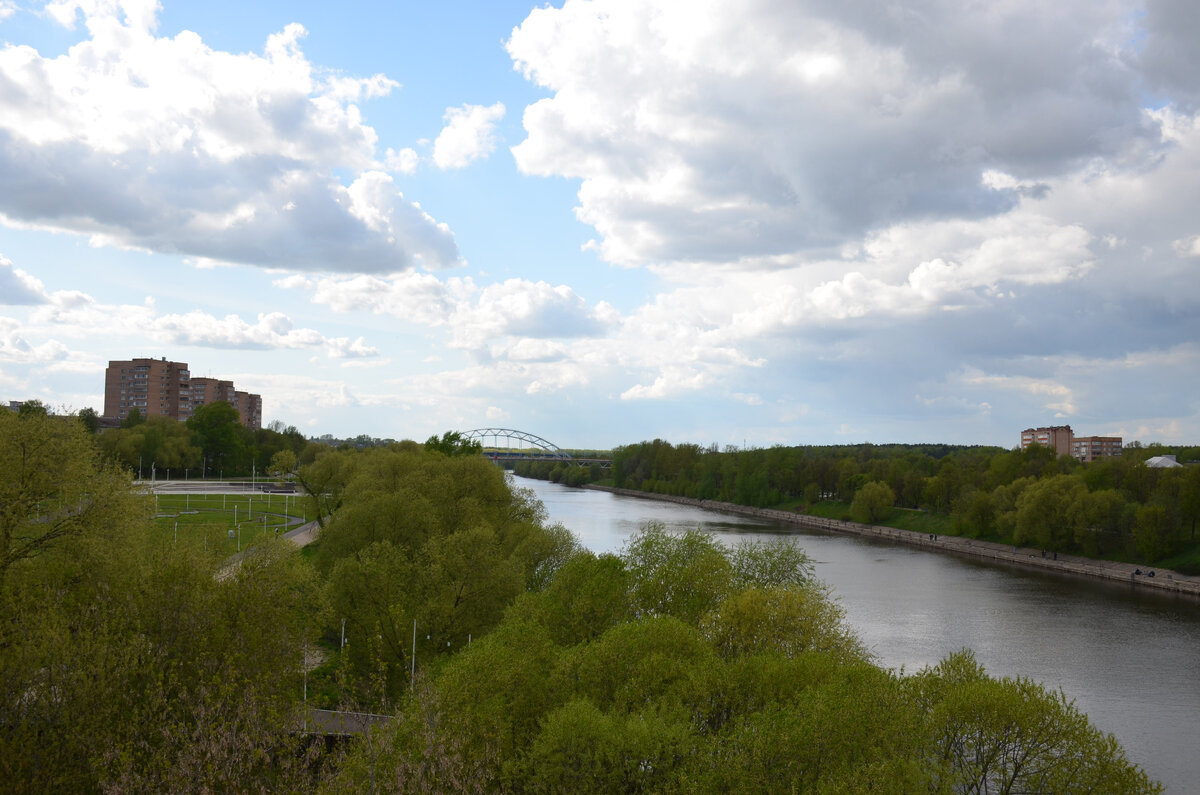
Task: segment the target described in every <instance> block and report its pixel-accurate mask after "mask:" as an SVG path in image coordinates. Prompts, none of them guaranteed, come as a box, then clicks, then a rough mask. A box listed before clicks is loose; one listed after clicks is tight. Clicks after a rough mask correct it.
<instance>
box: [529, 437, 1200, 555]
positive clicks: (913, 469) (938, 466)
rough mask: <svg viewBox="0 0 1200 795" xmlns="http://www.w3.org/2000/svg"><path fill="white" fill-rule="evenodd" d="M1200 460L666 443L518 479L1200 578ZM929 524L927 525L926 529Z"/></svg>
mask: <svg viewBox="0 0 1200 795" xmlns="http://www.w3.org/2000/svg"><path fill="white" fill-rule="evenodd" d="M1160 455H1175V456H1176V458H1177V459H1178V461H1179V462H1180V463H1185V462H1189V461H1190V462H1196V461H1197V460H1200V448H1196V447H1179V448H1171V447H1163V446H1161V445H1148V446H1142V445H1140V444H1137V443H1134V444H1132V445H1127V446H1126V448H1125V451H1124V455H1122V456H1121V457H1119V458H1108V459H1103V460H1099V461H1095V462H1092V463H1087V464H1084V463H1081V462H1080V461H1079V460H1077V459H1075V458H1072V457H1071V456H1056V455H1055V454H1054V452H1053V451H1051V450H1049V449H1047V448H1044V447H1039V446H1036V445H1034V446H1030V447H1028V448H1026V449H1025V450H1003V449H1001V448H997V447H961V446H951V445H901V444H892V445H872V444H861V445H844V446H798V447H782V446H777V447H770V448H757V449H744V450H743V449H726V450H723V451H722V450H718V449H717V448H716V446H710V447H701V446H699V445H694V444H678V445H673V444H671V443H669V442H665V441H663V440H661V439H655V440H654V441H649V442H641V443H639V444H631V445H626V446H623V447H619V448H617V449H615V450H613V451H612V468H611V470H609V471H605V470H601V469H600V468H598V467H595V466H592V467H590V468H589V467H571V466H570V465H564V464H550V463H546V462H532V463H530V462H523V463H520V464H517V466H516V467H515V471H516V473H517V474H520V475H526V476H529V477H539V478H542V479H550V480H555V481H557V482H562V483H564V484H567V485H582V484H584V483H590V482H599V483H608V484H611V485H614V486H617V487H620V488H628V489H635V490H638V491H646V492H650V493H655V494H670V495H676V496H685V497H693V498H697V499H711V500H720V501H724V502H732V503H737V504H740V505H750V506H755V507H760V508H782V509H784V510H798V511H804V512H813V513H821V514H822V515H826V516H830V517H831V518H840V519H854V520H855V521H861V522H866V523H875V524H895V525H896V526H900V527H903V526H906V523H908V524H914V523H915V521H916V520H917V519H919V520H920V521H921V523H920V524H919V525H915V526H916V527H917V529H921V530H928V531H930V532H938V533H942V534H954V535H963V536H969V537H972V538H980V539H985V540H990V541H999V542H1001V543H1006V544H1017V545H1021V546H1031V547H1036V548H1040V549H1043V550H1046V551H1047V552H1069V553H1076V554H1081V555H1085V556H1088V557H1096V558H1111V559H1119V560H1127V561H1129V562H1136V563H1147V564H1154V565H1159V566H1163V567H1165V568H1173V569H1175V570H1177V571H1180V572H1182V573H1186V574H1200V542H1198V541H1197V537H1196V530H1197V521H1198V520H1200V464H1197V463H1192V464H1190V465H1184V466H1181V467H1178V468H1165V469H1159V468H1153V467H1147V466H1146V465H1145V463H1144V462H1145V460H1146V459H1148V458H1150V457H1151V456H1160ZM917 514H919V516H917Z"/></svg>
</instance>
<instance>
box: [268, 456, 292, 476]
mask: <svg viewBox="0 0 1200 795" xmlns="http://www.w3.org/2000/svg"><path fill="white" fill-rule="evenodd" d="M295 471H296V454H295V453H294V452H292V450H290V449H285V450H280V451H279V452H278V453H276V454H275V455H273V456H271V465H270V466H269V467H268V468H267V472H268V473H269V474H271V475H274V476H275V477H279V478H285V477H288V476H289V475H291V474H292V473H294V472H295Z"/></svg>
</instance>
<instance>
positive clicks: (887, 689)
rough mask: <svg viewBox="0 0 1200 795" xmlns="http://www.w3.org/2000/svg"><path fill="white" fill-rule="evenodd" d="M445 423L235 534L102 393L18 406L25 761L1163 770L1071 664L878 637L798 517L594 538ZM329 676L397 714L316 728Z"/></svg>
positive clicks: (106, 785) (170, 766)
mask: <svg viewBox="0 0 1200 795" xmlns="http://www.w3.org/2000/svg"><path fill="white" fill-rule="evenodd" d="M433 441H434V440H431V442H433ZM442 441H445V440H439V441H438V443H437V444H433V445H431V446H430V447H426V446H423V445H420V444H417V443H415V442H400V443H397V444H394V445H389V446H387V447H376V448H371V449H366V450H361V451H358V450H338V449H334V448H330V447H328V446H322V449H321V450H320V451H319V452H318V453H317V454H316V455H315V456H314V458H313V460H312V461H311V462H310V463H308V464H305V465H301V466H300V467H299V469H298V472H297V479H298V480H300V481H301V482H302V483H304V484H305V489H306V492H307V495H308V498H309V499H310V500H312V501H313V504H314V505H315V506H316V507H317V508H318V509H319V511H320V513H321V518H322V523H323V529H322V530H321V532H320V535H319V537H318V541H317V544H316V546H315V548H311V547H310V548H308V549H306V550H305V551H304V552H303V553H302V552H301V551H300V550H299V549H297V548H296V547H294V546H292V545H291V544H290V543H289V542H286V541H282V540H279V539H276V538H273V537H264V538H263V540H262V541H261V542H260V543H259V544H257V545H256V546H253V547H251V548H250V549H249V550H248V551H246V552H245V554H244V555H243V556H242V557H241V558H240V559H239V560H237V561H231V560H228V559H221V558H220V557H218V556H217V555H216V554H215V553H213V552H210V551H209V550H208V548H207V547H206V546H205V545H203V543H202V541H201V539H194V540H192V541H189V540H187V539H186V538H183V537H180V538H178V539H176V538H175V537H174V535H173V534H172V535H168V534H166V533H162V532H155V530H154V525H153V524H152V521H151V515H152V512H153V507H152V506H153V503H152V501H151V500H149V499H148V498H147V497H146V496H144V495H141V494H138V493H136V492H135V491H134V490H133V488H132V482H131V477H130V474H129V472H128V471H127V470H124V469H123V468H122V467H120V466H118V465H116V464H115V463H113V462H111V461H107V462H106V460H105V458H104V457H103V456H102V455H101V454H100V452H99V451H98V449H97V448H96V446H95V444H94V440H93V439H92V438H91V437H90V436H89V435H88V433H87V431H86V430H85V429H84V428H83V427H82V424H80V423H75V422H63V421H61V420H60V419H58V418H52V417H47V416H45V415H36V414H31V415H22V416H18V415H15V414H9V413H6V412H0V506H2V507H3V510H0V650H2V651H3V653H0V775H2V776H3V781H4V786H5V788H6V789H7V790H11V791H17V792H38V791H46V792H145V791H190V792H216V791H221V792H234V791H236V792H330V793H332V792H358V791H364V792H365V791H373V792H414V793H415V792H430V791H434V792H437V791H456V792H457V791H510V792H547V791H566V790H570V791H580V792H611V791H614V790H615V791H637V792H717V791H722V792H727V791H732V790H736V791H746V792H777V791H781V790H783V791H788V790H796V791H801V790H802V791H820V792H835V791H836V792H861V791H879V792H896V793H900V792H913V791H922V792H933V793H958V792H982V791H1031V792H1033V791H1036V792H1076V791H1105V792H1113V793H1142V792H1159V791H1161V789H1160V787H1159V786H1158V785H1157V784H1155V783H1153V782H1152V781H1150V780H1149V779H1148V778H1147V776H1146V775H1145V774H1144V773H1143V772H1142V771H1141V770H1139V769H1138V768H1137V767H1136V766H1134V765H1132V764H1131V763H1129V761H1128V760H1127V759H1126V757H1125V754H1124V752H1123V750H1122V749H1121V748H1120V746H1119V745H1118V744H1117V742H1116V740H1115V739H1114V738H1113V737H1112V736H1111V735H1105V734H1103V733H1102V732H1100V731H1098V730H1097V729H1096V728H1095V727H1094V726H1092V725H1091V724H1090V723H1089V722H1088V720H1087V718H1086V716H1084V715H1082V714H1081V713H1080V712H1079V711H1078V710H1077V709H1076V708H1075V707H1074V706H1073V705H1071V704H1070V703H1069V702H1068V701H1067V700H1066V699H1065V697H1064V696H1062V694H1061V693H1056V692H1053V691H1049V690H1047V689H1045V688H1043V687H1041V686H1039V685H1037V684H1035V683H1032V682H1029V681H1027V680H1020V679H1018V680H1009V679H994V678H992V677H989V676H987V675H986V674H985V673H984V672H983V671H982V670H981V669H980V667H979V666H978V665H977V664H976V663H975V661H974V660H973V658H972V657H971V655H970V654H969V653H967V652H964V653H960V654H956V655H953V656H951V657H949V658H947V659H946V660H944V661H943V662H942V663H941V664H939V665H938V666H935V667H932V668H928V669H925V670H923V671H920V672H918V673H916V674H911V675H901V674H898V673H896V672H894V671H885V670H883V669H881V668H879V667H878V666H877V665H875V664H874V663H873V662H872V660H871V658H870V656H869V655H868V654H867V653H866V651H865V650H864V649H863V648H862V646H861V644H860V643H859V641H858V640H857V639H856V638H855V637H854V635H853V634H852V633H851V632H850V630H849V629H848V628H847V627H846V625H845V623H844V621H843V618H842V616H841V613H840V610H839V609H838V607H837V605H836V603H835V602H834V601H833V600H832V598H831V597H830V595H829V594H828V593H827V592H826V590H825V589H824V588H823V587H822V586H821V585H820V584H819V583H817V582H815V581H814V580H813V578H812V569H811V566H810V565H809V563H808V561H807V559H806V558H805V557H804V555H803V553H802V552H801V551H800V550H799V549H798V548H797V547H795V546H792V545H790V544H788V543H786V542H779V543H776V544H771V545H755V544H751V545H743V546H739V547H736V548H732V549H731V548H727V547H724V546H723V545H721V544H719V543H718V542H716V541H715V540H714V539H712V538H711V537H708V536H706V535H703V534H701V533H698V532H691V533H686V534H684V535H681V536H672V535H669V534H667V533H665V532H663V531H662V530H661V529H659V528H656V527H648V528H645V529H643V530H642V531H641V532H639V533H637V534H635V535H634V536H633V537H632V538H631V539H630V540H629V542H628V543H627V545H626V547H625V548H624V549H623V550H622V551H621V553H620V554H619V555H600V556H596V555H593V554H592V553H590V552H587V551H584V550H582V549H580V548H579V546H578V544H577V542H576V541H575V539H574V538H573V537H572V536H571V535H570V533H569V532H567V531H566V530H565V529H563V528H561V527H552V526H551V527H548V526H547V525H546V521H545V514H544V511H543V509H542V508H541V506H540V504H539V503H537V502H536V501H535V500H534V499H532V497H531V495H530V494H529V493H525V492H521V491H519V490H517V491H514V490H513V489H512V488H511V487H510V483H509V481H507V480H506V478H505V476H504V474H503V472H502V471H501V470H499V469H498V468H496V467H494V466H492V465H491V464H489V463H488V462H487V461H486V460H485V459H483V458H482V457H480V456H478V455H477V454H474V453H471V452H469V446H467V445H455V444H453V442H454V440H453V439H450V440H449V441H450V442H452V444H450V445H448V449H449V451H450V452H449V453H447V452H443V451H440V450H439V449H438V445H440V444H441V442H442ZM459 453H462V454H459ZM322 658H324V660H325V662H324V663H320V661H321V659H322ZM318 663H320V664H318ZM306 697H307V699H308V701H307V703H306V701H305V698H306ZM313 705H320V706H326V707H333V708H340V709H352V710H362V711H369V712H373V713H377V714H382V715H388V716H391V718H390V720H389V721H388V722H387V723H386V724H385V725H377V726H376V727H375V728H374V729H372V730H371V731H370V732H369V733H368V734H366V735H364V736H361V737H358V738H357V739H354V740H348V741H344V742H342V743H326V742H325V741H323V740H321V739H319V738H314V737H313V736H312V735H309V734H307V733H306V732H305V731H304V727H306V726H309V725H311V724H310V723H306V720H307V711H306V707H307V706H313Z"/></svg>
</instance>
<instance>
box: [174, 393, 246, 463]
mask: <svg viewBox="0 0 1200 795" xmlns="http://www.w3.org/2000/svg"><path fill="white" fill-rule="evenodd" d="M187 427H188V430H190V431H191V432H192V435H193V436H194V437H195V438H196V446H197V447H199V448H200V450H201V453H202V455H203V456H204V458H205V460H207V461H208V466H209V467H210V468H212V469H216V470H220V469H223V468H225V467H229V468H230V469H233V468H234V467H240V466H241V464H242V458H243V456H244V455H245V453H246V451H247V447H248V445H247V444H246V442H245V440H244V439H243V438H242V430H243V429H242V424H241V420H240V419H239V417H238V411H237V409H235V408H234V407H233V406H231V405H229V404H228V403H226V402H225V401H224V400H216V401H213V402H212V403H205V404H204V405H202V406H200V407H199V408H197V409H196V410H195V411H193V412H192V416H190V417H188V419H187Z"/></svg>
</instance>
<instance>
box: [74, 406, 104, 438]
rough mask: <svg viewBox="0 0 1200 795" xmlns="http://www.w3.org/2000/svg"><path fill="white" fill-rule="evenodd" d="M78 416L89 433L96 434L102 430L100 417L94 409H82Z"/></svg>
mask: <svg viewBox="0 0 1200 795" xmlns="http://www.w3.org/2000/svg"><path fill="white" fill-rule="evenodd" d="M77 416H78V418H79V422H80V423H82V424H83V427H84V428H85V429H86V430H87V432H88V433H92V434H94V433H96V432H97V431H99V430H100V415H99V414H97V413H96V410H95V409H94V408H90V407H89V408H84V409H80V410H79V414H78V415H77Z"/></svg>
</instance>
